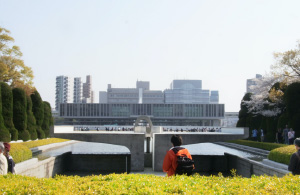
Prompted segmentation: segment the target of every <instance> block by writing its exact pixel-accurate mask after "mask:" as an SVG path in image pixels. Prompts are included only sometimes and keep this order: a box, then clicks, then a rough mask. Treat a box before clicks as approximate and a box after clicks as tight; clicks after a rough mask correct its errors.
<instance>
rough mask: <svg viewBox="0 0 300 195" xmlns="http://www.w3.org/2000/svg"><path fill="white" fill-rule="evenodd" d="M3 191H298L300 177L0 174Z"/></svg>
mask: <svg viewBox="0 0 300 195" xmlns="http://www.w3.org/2000/svg"><path fill="white" fill-rule="evenodd" d="M0 189H1V194H245V195H246V194H282V195H283V194H299V189H300V177H299V176H293V175H287V176H285V177H282V178H278V177H270V176H253V177H251V178H242V177H223V176H221V175H220V176H209V177H206V176H199V175H194V176H190V177H188V176H174V177H161V176H155V175H143V174H110V175H105V176H103V175H98V176H88V177H79V176H69V177H68V176H56V177H55V178H49V179H45V178H36V177H28V176H21V175H13V174H8V175H5V176H0Z"/></svg>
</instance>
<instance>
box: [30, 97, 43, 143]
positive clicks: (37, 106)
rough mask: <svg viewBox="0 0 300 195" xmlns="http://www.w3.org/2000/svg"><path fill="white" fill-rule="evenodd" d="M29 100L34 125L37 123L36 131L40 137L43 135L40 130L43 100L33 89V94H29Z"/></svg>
mask: <svg viewBox="0 0 300 195" xmlns="http://www.w3.org/2000/svg"><path fill="white" fill-rule="evenodd" d="M30 97H31V100H32V112H33V115H34V117H35V120H36V125H37V129H36V130H37V133H38V138H39V139H42V138H44V137H45V133H44V131H43V130H42V127H41V126H42V124H43V120H44V105H43V100H42V98H41V96H40V94H39V92H37V91H34V92H33V94H31V95H30Z"/></svg>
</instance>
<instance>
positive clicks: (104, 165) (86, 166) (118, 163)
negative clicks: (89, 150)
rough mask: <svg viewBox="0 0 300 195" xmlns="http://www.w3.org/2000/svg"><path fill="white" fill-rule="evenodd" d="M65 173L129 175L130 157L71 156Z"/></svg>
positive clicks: (105, 155) (106, 155)
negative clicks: (125, 173)
mask: <svg viewBox="0 0 300 195" xmlns="http://www.w3.org/2000/svg"><path fill="white" fill-rule="evenodd" d="M65 171H71V172H76V171H86V172H97V173H98V172H100V173H105V172H107V173H124V172H127V173H130V155H129V154H124V155H122V154H118V155H110V154H101V155H95V154H72V155H69V158H68V162H67V166H66V170H65Z"/></svg>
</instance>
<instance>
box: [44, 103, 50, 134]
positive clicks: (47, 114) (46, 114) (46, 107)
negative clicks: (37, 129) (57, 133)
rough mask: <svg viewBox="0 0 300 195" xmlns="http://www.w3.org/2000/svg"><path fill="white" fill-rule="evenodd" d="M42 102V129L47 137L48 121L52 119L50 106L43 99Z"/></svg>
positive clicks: (48, 131) (48, 130)
mask: <svg viewBox="0 0 300 195" xmlns="http://www.w3.org/2000/svg"><path fill="white" fill-rule="evenodd" d="M43 104H44V120H43V124H42V129H43V131H44V132H45V137H49V133H50V123H51V121H52V113H51V106H50V104H49V103H48V102H46V101H44V102H43Z"/></svg>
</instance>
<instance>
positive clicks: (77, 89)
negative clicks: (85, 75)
mask: <svg viewBox="0 0 300 195" xmlns="http://www.w3.org/2000/svg"><path fill="white" fill-rule="evenodd" d="M73 102H74V103H82V82H81V77H75V78H74V93H73Z"/></svg>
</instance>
